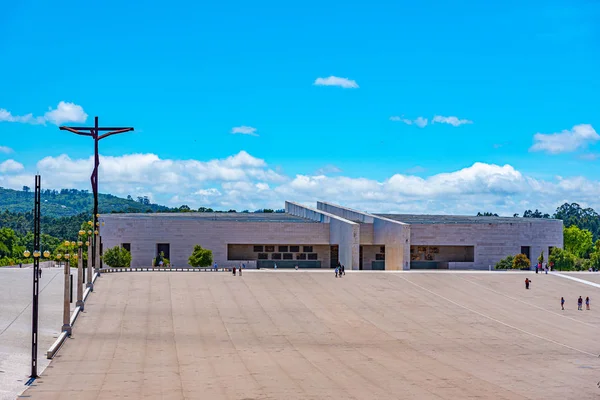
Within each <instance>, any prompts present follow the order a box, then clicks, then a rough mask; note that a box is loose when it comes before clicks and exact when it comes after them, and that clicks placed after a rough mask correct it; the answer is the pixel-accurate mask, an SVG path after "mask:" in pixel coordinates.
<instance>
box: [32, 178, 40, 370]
mask: <svg viewBox="0 0 600 400" xmlns="http://www.w3.org/2000/svg"><path fill="white" fill-rule="evenodd" d="M41 186H42V177H41V176H40V175H36V176H35V196H34V198H35V201H34V212H33V251H34V254H35V252H36V251H37V252H38V255H41V254H39V252H40V216H41V215H40V214H41V211H40V204H41V202H40V196H41ZM39 272H40V258H39V257H35V256H34V257H33V302H32V321H31V376H30V377H31V378H33V379H35V378H37V377H38V374H37V346H38V310H39V309H38V300H39V290H40V285H39V279H40V275H39Z"/></svg>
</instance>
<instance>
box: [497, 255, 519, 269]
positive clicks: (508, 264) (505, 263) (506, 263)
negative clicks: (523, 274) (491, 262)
mask: <svg viewBox="0 0 600 400" xmlns="http://www.w3.org/2000/svg"><path fill="white" fill-rule="evenodd" d="M514 258H515V257H514V256H507V257H505V258H503V259H502V260H500V261H498V262H497V263H496V265H495V266H494V268H495V269H512V267H513V259H514Z"/></svg>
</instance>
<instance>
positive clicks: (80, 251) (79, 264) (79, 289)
mask: <svg viewBox="0 0 600 400" xmlns="http://www.w3.org/2000/svg"><path fill="white" fill-rule="evenodd" d="M83 235H85V231H79V238H78V240H77V247H78V252H77V303H76V304H75V305H76V306H77V307H80V310H81V311H83V308H84V303H83V249H82V246H83V241H82V240H81V237H82V236H83Z"/></svg>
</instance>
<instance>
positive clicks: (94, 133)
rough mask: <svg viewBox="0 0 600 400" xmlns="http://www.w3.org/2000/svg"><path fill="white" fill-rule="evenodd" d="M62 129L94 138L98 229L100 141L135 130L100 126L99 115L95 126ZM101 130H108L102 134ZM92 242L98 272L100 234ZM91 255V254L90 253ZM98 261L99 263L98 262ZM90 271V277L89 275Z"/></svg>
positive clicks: (93, 177)
mask: <svg viewBox="0 0 600 400" xmlns="http://www.w3.org/2000/svg"><path fill="white" fill-rule="evenodd" d="M59 129H60V130H61V131H69V132H72V133H75V134H77V135H82V136H91V137H92V139H94V170H93V171H92V176H91V177H90V181H91V184H92V192H93V194H94V214H93V216H94V218H93V220H94V222H93V224H92V226H93V227H94V229H96V230H97V229H98V216H99V214H98V167H99V166H100V156H99V155H98V142H99V141H100V140H102V139H104V138H107V137H109V136H112V135H118V134H120V133H125V132H131V131H133V128H132V127H116V128H115V127H110V128H109V127H100V126H98V117H95V118H94V126H77V127H75V126H72V127H69V126H61V127H59ZM100 132H106V133H103V134H102V135H100ZM91 242H92V254H94V255H96V254H97V256H96V257H92V266H93V267H95V268H97V271H96V272H99V268H100V265H99V260H100V250H99V249H98V250H97V249H96V248H97V247H99V246H100V243H99V241H98V235H97V234H96V235H94V238H93V240H91ZM88 257H89V254H88ZM96 263H98V264H96ZM89 276H90V275H89V273H88V277H89ZM87 286H88V287H90V288H91V289H92V290H93V289H94V285H93V284H92V282H91V280H88V283H87Z"/></svg>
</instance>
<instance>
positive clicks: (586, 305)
mask: <svg viewBox="0 0 600 400" xmlns="http://www.w3.org/2000/svg"><path fill="white" fill-rule="evenodd" d="M585 309H586V310H589V309H590V297H589V296H588V297H586V298H585Z"/></svg>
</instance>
